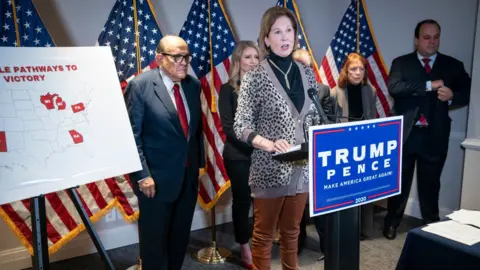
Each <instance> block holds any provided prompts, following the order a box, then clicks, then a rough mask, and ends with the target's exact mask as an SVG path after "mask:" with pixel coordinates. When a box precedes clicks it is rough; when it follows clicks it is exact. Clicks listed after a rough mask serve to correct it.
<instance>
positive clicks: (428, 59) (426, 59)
mask: <svg viewBox="0 0 480 270" xmlns="http://www.w3.org/2000/svg"><path fill="white" fill-rule="evenodd" d="M422 61H423V63H425V65H424V66H423V67H424V68H425V71H426V72H427V74H430V71H431V70H432V67H431V66H430V58H423V59H422Z"/></svg>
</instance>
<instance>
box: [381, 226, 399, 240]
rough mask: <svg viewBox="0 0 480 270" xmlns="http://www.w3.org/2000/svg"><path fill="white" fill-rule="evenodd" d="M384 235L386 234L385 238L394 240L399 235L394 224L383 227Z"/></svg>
mask: <svg viewBox="0 0 480 270" xmlns="http://www.w3.org/2000/svg"><path fill="white" fill-rule="evenodd" d="M383 236H385V238H387V239H388V240H393V239H395V237H397V229H396V228H394V227H393V226H385V228H384V229H383Z"/></svg>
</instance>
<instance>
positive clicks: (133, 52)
mask: <svg viewBox="0 0 480 270" xmlns="http://www.w3.org/2000/svg"><path fill="white" fill-rule="evenodd" d="M161 38H162V32H161V31H160V27H159V26H158V22H157V18H156V17H155V13H154V11H153V7H152V4H151V3H150V1H149V0H117V1H116V2H115V5H114V6H113V8H112V11H111V12H110V16H108V19H107V22H106V23H105V26H104V27H103V29H102V32H101V33H100V36H99V37H98V41H97V45H100V46H110V47H111V49H112V54H113V58H114V60H115V66H116V68H117V73H118V79H119V80H120V83H121V85H122V88H123V89H125V87H126V86H127V83H128V82H129V81H130V80H131V79H133V78H134V77H135V76H136V75H138V74H139V73H142V72H144V71H147V70H150V69H154V68H156V67H157V64H156V62H155V61H154V60H155V50H156V49H157V45H158V43H159V41H160V39H161Z"/></svg>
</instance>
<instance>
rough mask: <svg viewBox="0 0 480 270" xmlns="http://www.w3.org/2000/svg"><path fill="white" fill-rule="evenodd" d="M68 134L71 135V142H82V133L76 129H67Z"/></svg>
mask: <svg viewBox="0 0 480 270" xmlns="http://www.w3.org/2000/svg"><path fill="white" fill-rule="evenodd" d="M68 132H69V133H70V136H72V139H73V142H74V143H75V144H79V143H83V136H82V134H80V133H78V132H77V131H76V130H74V129H72V130H69V131H68Z"/></svg>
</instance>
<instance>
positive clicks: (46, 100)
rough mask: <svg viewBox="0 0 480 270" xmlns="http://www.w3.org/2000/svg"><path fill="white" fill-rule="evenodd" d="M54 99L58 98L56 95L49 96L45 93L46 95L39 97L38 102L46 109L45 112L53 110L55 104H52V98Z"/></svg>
mask: <svg viewBox="0 0 480 270" xmlns="http://www.w3.org/2000/svg"><path fill="white" fill-rule="evenodd" d="M54 97H58V95H57V94H53V95H52V94H50V93H47V94H46V95H41V96H40V102H41V103H42V104H43V105H45V107H46V108H47V110H53V109H55V104H54V103H53V98H54Z"/></svg>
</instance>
